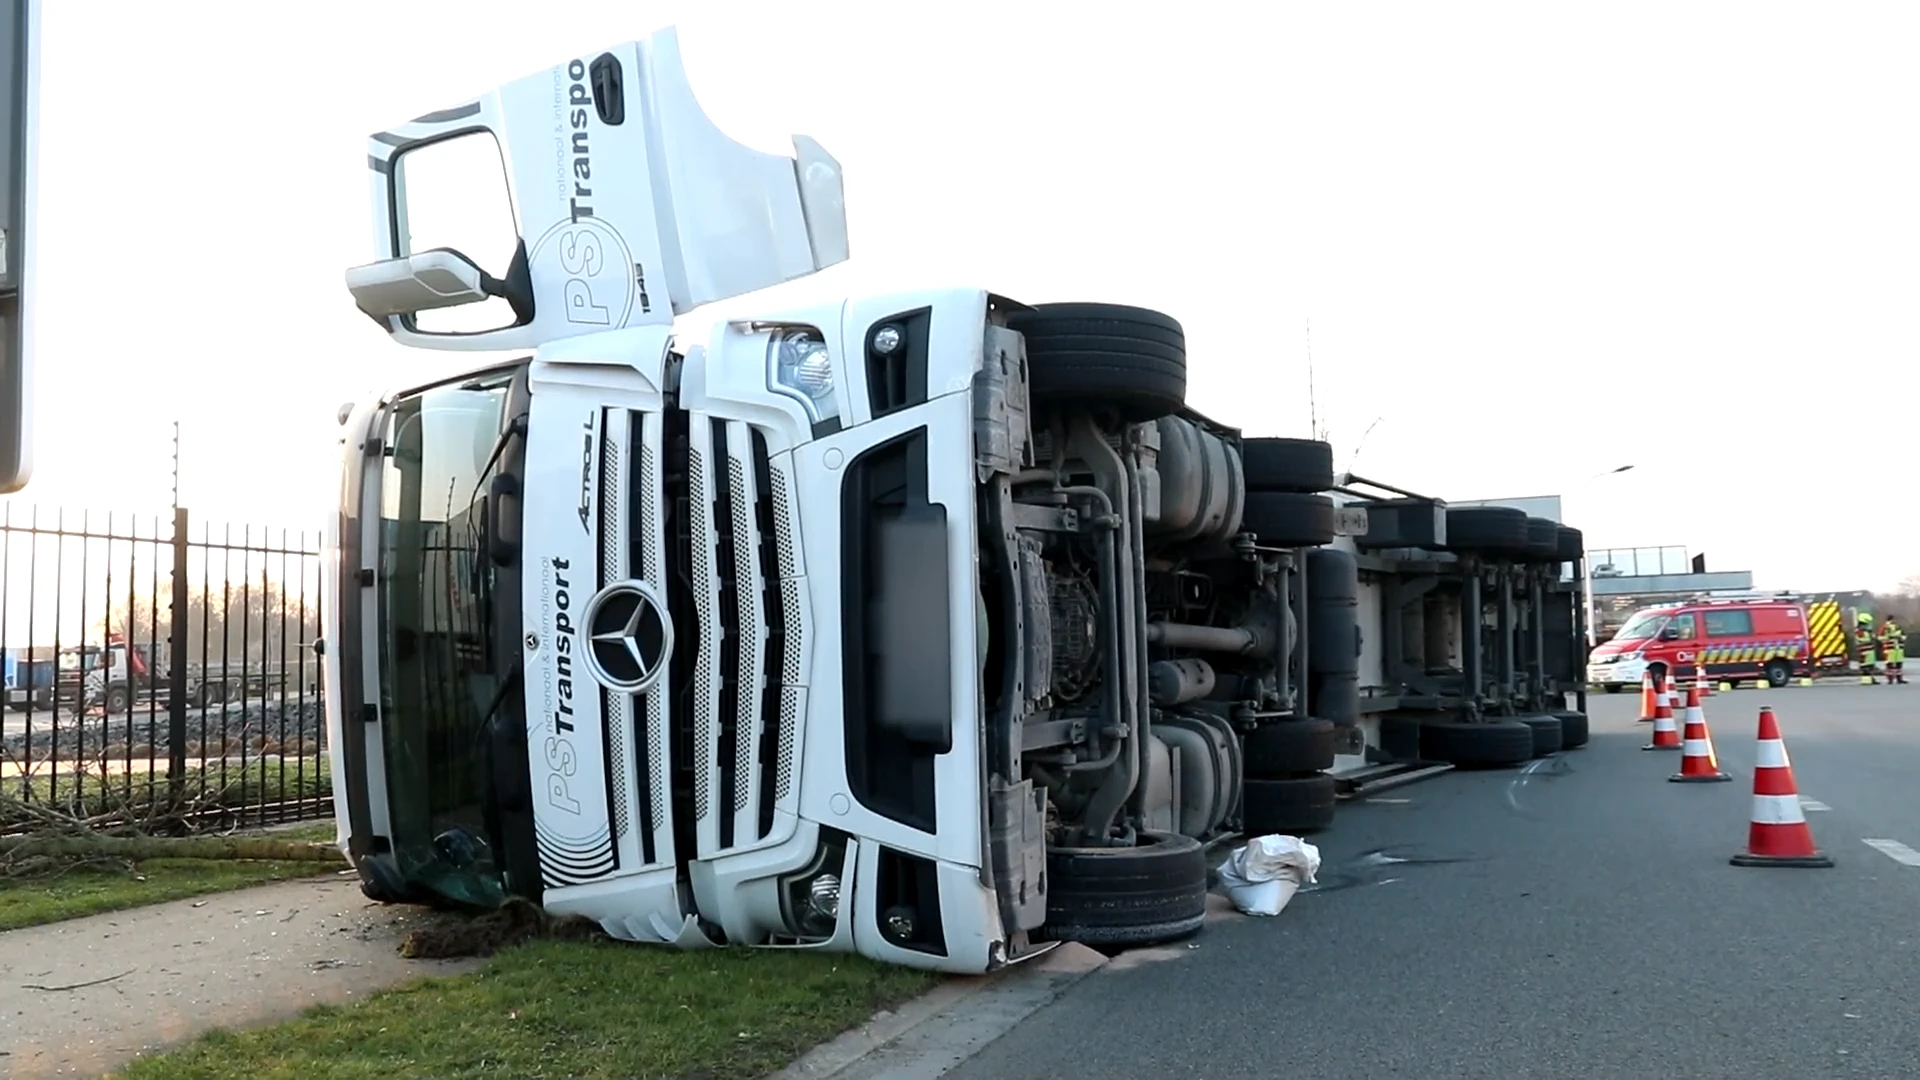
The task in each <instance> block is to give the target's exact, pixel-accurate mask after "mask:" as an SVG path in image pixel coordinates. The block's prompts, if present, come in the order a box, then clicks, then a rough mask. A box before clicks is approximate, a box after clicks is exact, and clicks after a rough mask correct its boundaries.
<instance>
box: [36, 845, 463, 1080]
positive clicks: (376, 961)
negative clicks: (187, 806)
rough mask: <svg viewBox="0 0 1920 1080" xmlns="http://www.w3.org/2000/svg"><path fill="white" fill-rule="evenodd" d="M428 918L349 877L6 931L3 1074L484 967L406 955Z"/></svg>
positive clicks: (99, 1060) (86, 1072)
mask: <svg viewBox="0 0 1920 1080" xmlns="http://www.w3.org/2000/svg"><path fill="white" fill-rule="evenodd" d="M423 915H424V912H422V911H421V910H420V909H417V908H409V907H398V906H393V907H389V906H383V905H377V904H372V903H369V902H368V901H367V900H366V899H365V898H364V897H362V896H361V895H360V890H359V887H358V885H357V883H356V882H355V881H354V880H353V878H352V877H350V876H340V877H331V878H309V879H306V880H302V881H288V882H280V883H278V884H274V885H265V886H262V887H260V888H256V889H243V890H240V891H238V892H230V893H216V894H214V895H211V896H203V897H199V898H196V899H192V900H177V901H174V902H172V903H167V904H157V905H154V906H152V907H145V908H134V909H131V910H128V911H120V912H114V913H111V914H107V915H94V916H90V917H88V918H84V919H75V920H73V921H71V922H63V923H55V924H53V925H51V926H36V927H28V928H26V929H23V930H12V931H8V932H6V933H0V1076H8V1077H15V1078H20V1080H26V1078H29V1077H33V1078H37V1077H50V1076H100V1075H101V1074H103V1073H105V1072H107V1071H109V1070H112V1069H116V1068H119V1067H121V1066H123V1065H125V1064H126V1063H127V1062H129V1061H131V1060H133V1059H134V1058H136V1057H138V1056H140V1055H141V1054H143V1053H150V1052H152V1051H154V1050H157V1049H160V1048H162V1047H166V1046H171V1045H174V1044H177V1043H180V1042H184V1041H186V1040H188V1039H191V1038H193V1037H194V1036H196V1035H199V1034H202V1033H203V1032H206V1031H209V1030H211V1029H213V1028H232V1027H243V1026H247V1025H253V1024H261V1023H266V1022H269V1021H273V1020H280V1019H285V1018H287V1017H291V1016H295V1015H298V1014H299V1013H300V1012H301V1011H302V1010H303V1009H306V1008H307V1007H308V1006H312V1005H318V1004H322V1003H328V1002H344V1001H351V1000H354V999H355V998H357V997H360V996H363V995H365V994H367V993H369V992H370V991H374V990H379V989H383V988H385V987H388V986H392V985H395V984H397V983H400V982H404V981H406V980H408V979H410V978H414V977H417V976H423V975H442V974H452V973H456V972H460V971H466V970H471V969H472V968H473V967H474V966H476V965H475V962H474V961H420V960H406V959H402V958H401V956H400V955H399V953H398V952H397V951H396V948H397V946H398V943H399V940H400V938H401V936H402V935H403V934H405V933H406V932H407V931H408V930H409V929H411V928H412V927H413V926H414V925H415V924H417V923H419V922H420V921H422V917H423Z"/></svg>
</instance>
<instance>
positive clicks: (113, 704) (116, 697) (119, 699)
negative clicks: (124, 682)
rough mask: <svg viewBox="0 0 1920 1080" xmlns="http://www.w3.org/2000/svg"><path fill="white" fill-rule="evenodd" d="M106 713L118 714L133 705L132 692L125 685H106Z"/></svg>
mask: <svg viewBox="0 0 1920 1080" xmlns="http://www.w3.org/2000/svg"><path fill="white" fill-rule="evenodd" d="M106 706H107V715H109V716H119V715H120V714H121V713H123V712H126V711H127V710H128V709H129V708H131V707H132V706H133V692H132V691H131V690H128V689H127V688H126V687H125V686H109V687H107V698H106Z"/></svg>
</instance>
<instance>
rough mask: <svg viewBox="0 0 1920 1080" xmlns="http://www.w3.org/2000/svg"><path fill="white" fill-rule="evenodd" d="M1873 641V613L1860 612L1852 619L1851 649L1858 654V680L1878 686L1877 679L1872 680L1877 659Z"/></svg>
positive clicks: (1878, 681)
mask: <svg viewBox="0 0 1920 1080" xmlns="http://www.w3.org/2000/svg"><path fill="white" fill-rule="evenodd" d="M1874 644H1875V643H1874V640H1873V613H1872V612H1868V611H1863V612H1861V613H1860V614H1859V615H1858V616H1856V617H1855V619H1854V626H1853V647H1854V648H1855V649H1856V650H1858V651H1859V653H1860V679H1861V681H1862V682H1866V683H1870V684H1873V685H1875V686H1878V685H1879V683H1880V680H1879V679H1876V678H1874V663H1875V661H1876V660H1877V659H1878V656H1877V650H1876V649H1875V648H1874Z"/></svg>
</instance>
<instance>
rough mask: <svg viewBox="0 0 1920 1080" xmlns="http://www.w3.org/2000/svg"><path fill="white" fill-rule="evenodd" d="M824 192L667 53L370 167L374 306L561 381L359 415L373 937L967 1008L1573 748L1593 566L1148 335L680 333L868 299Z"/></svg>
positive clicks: (1074, 307) (830, 165)
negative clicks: (1446, 791) (947, 992)
mask: <svg viewBox="0 0 1920 1080" xmlns="http://www.w3.org/2000/svg"><path fill="white" fill-rule="evenodd" d="M468 135H478V136H481V137H487V136H491V137H492V138H493V139H495V140H497V141H498V143H499V145H500V147H501V148H502V150H503V151H504V153H505V158H506V164H507V173H508V177H509V181H510V188H511V194H512V202H513V210H514V216H515V221H516V225H517V228H518V231H519V236H520V238H521V239H520V243H519V245H518V247H517V249H516V250H515V253H514V255H513V257H512V259H511V261H510V263H509V264H508V265H504V266H499V267H486V268H482V267H480V266H477V265H475V264H474V263H473V262H472V261H471V260H470V259H468V258H467V257H466V256H464V255H462V254H461V253H460V252H458V251H455V250H451V249H444V248H443V249H433V250H414V248H413V246H412V240H411V236H410V233H409V229H408V227H407V221H408V210H407V207H408V203H407V197H408V190H407V177H408V155H409V154H410V153H412V152H414V151H416V150H417V149H419V148H421V147H423V146H427V145H431V144H433V143H435V142H437V141H440V140H446V139H451V138H458V137H463V136H468ZM795 146H796V151H797V154H796V158H794V159H788V158H782V157H777V156H770V155H765V154H760V153H757V152H754V151H751V150H748V149H746V148H745V147H742V146H739V145H737V144H735V143H733V142H732V141H731V140H729V139H728V138H727V137H726V136H724V135H723V134H721V133H720V132H719V131H718V130H716V129H715V128H714V127H713V125H712V124H711V123H710V122H709V121H708V120H707V119H706V117H705V116H704V115H703V114H702V113H701V112H700V110H699V108H698V106H697V105H696V104H695V102H694V99H693V96H692V93H691V90H690V89H689V87H688V85H687V82H686V79H685V74H684V72H683V70H682V68H681V64H680V60H679V55H678V51H677V48H676V43H675V39H674V36H673V34H672V32H671V31H667V32H663V33H661V34H657V35H655V36H654V37H653V38H652V39H650V40H648V41H645V42H637V43H631V44H627V45H624V46H620V47H618V48H615V49H611V50H608V51H607V52H605V53H602V54H599V55H597V56H590V57H580V58H577V59H573V60H569V61H567V62H566V63H563V64H561V65H559V66H557V67H555V68H553V69H552V70H550V71H546V72H541V73H539V74H537V75H534V76H531V77H528V78H526V79H522V80H520V81H517V82H513V83H509V84H507V85H505V86H503V87H501V88H500V89H498V90H497V91H494V92H492V93H489V94H487V95H485V96H483V97H481V98H478V99H475V100H473V101H470V102H467V103H465V104H463V105H460V106H457V107H455V108H451V109H447V110H443V111H440V112H437V113H433V114H429V115H427V116H424V117H420V118H418V119H416V120H414V121H411V122H409V123H407V124H404V125H401V126H399V127H397V128H395V129H393V130H392V131H386V132H381V133H379V134H377V135H375V136H374V137H373V139H372V143H371V155H370V160H369V166H370V171H371V177H372V183H373V190H374V211H375V219H376V230H375V235H376V240H377V247H378V255H379V259H378V261H376V262H373V263H371V264H369V265H366V266H362V267H356V268H354V269H353V270H351V271H349V272H348V275H347V277H348V284H349V287H350V290H351V292H352V295H353V296H354V298H355V300H356V303H357V304H358V306H359V307H360V309H361V310H362V311H364V312H365V313H366V314H368V315H369V316H371V317H372V318H373V319H374V320H375V321H376V322H378V323H379V324H380V325H381V326H382V327H383V328H384V329H386V330H387V331H388V332H389V333H390V334H391V335H392V336H393V337H394V338H395V339H397V340H399V341H400V342H402V343H403V344H407V345H413V346H419V347H424V348H439V349H482V350H527V351H528V352H529V353H530V355H527V356H525V357H524V358H520V359H515V360H510V361H506V362H500V363H496V364H492V365H489V366H486V367H483V368H481V369H478V370H474V371H471V372H467V373H464V374H461V375H459V376H457V377H454V378H451V379H443V380H439V381H436V382H433V383H432V384H430V385H424V386H417V387H413V388H410V389H406V390H403V391H399V392H396V393H393V394H389V395H385V396H382V397H380V398H379V399H378V400H372V401H367V402H363V403H360V404H358V405H356V406H353V407H352V408H350V409H348V410H343V416H342V423H343V425H344V428H345V432H344V436H343V440H342V441H343V444H344V446H345V455H344V461H345V468H344V474H343V482H342V486H341V490H340V504H339V513H338V516H337V522H336V527H335V529H334V532H333V535H332V536H331V537H330V545H331V550H332V551H333V552H334V554H335V557H336V558H337V567H336V571H337V572H336V573H334V574H333V575H332V576H331V585H332V587H333V589H334V595H333V596H332V597H330V600H331V602H330V603H329V604H328V605H327V611H328V617H329V625H328V628H327V633H326V649H325V653H326V661H325V662H326V678H327V680H328V692H327V694H326V702H327V708H328V724H329V732H330V736H331V745H332V747H333V753H332V758H331V760H332V763H333V769H334V782H335V791H336V793H337V795H336V799H337V806H338V819H339V823H340V832H341V837H342V843H343V846H344V850H345V851H346V852H347V854H348V856H349V858H350V859H351V860H352V862H353V864H354V865H355V866H356V867H357V868H358V870H359V874H360V877H361V880H362V882H363V888H364V890H365V891H366V893H367V895H369V896H371V897H374V898H376V899H380V900H387V901H410V902H425V903H436V904H453V905H462V906H472V907H485V906H488V905H491V904H496V903H499V902H500V901H501V900H502V899H503V898H505V897H507V896H509V895H518V896H522V897H526V898H529V899H532V900H534V901H536V902H539V903H542V904H544V905H545V906H546V907H547V908H548V909H549V910H552V911H555V912H565V913H577V914H582V915H586V916H589V917H591V918H593V919H594V920H596V921H597V922H598V923H599V924H600V925H601V926H603V927H604V928H605V929H606V930H607V932H608V933H610V934H612V935H613V936H615V937H618V938H623V939H629V940H634V941H643V942H658V943H670V944H675V945H679V946H682V947H697V946H706V945H718V944H741V945H752V946H774V947H796V948H819V949H829V950H844V951H852V952H859V953H862V954H865V955H867V956H871V957H875V958H878V959H881V960H885V961H890V962H895V963H900V964H906V965H912V966H917V967H925V968H935V969H941V970H947V971H957V972H978V971H984V970H990V969H993V968H995V967H998V966H1001V965H1004V964H1007V963H1011V962H1014V961H1017V960H1020V959H1022V958H1024V957H1027V956H1031V955H1034V954H1035V953H1037V952H1039V951H1041V950H1043V949H1045V948H1047V947H1048V943H1050V942H1057V941H1061V940H1079V941H1084V942H1089V943H1093V944H1099V945H1114V944H1118V945H1124V944H1128V943H1149V942H1156V941H1164V940H1169V939H1173V938H1177V937H1180V936H1182V935H1186V934H1190V933H1193V932H1194V931H1196V930H1197V929H1199V927H1200V925H1201V922H1202V918H1203V912H1204V908H1205V893H1206V889H1207V863H1206V861H1205V858H1204V856H1203V850H1202V845H1203V844H1204V843H1206V842H1209V841H1212V840H1215V839H1218V838H1221V837H1224V836H1230V835H1232V834H1234V833H1265V832H1306V831H1311V830H1313V829H1317V828H1320V827H1323V826H1326V825H1327V824H1329V822H1330V821H1331V820H1332V816H1333V814H1334V808H1335V804H1336V798H1337V796H1338V794H1339V793H1340V792H1341V790H1342V789H1343V788H1346V789H1349V790H1351V789H1356V788H1363V787H1364V786H1365V785H1366V784H1369V783H1379V782H1390V781H1391V780H1393V779H1394V778H1396V776H1399V775H1418V774H1419V773H1421V772H1422V771H1424V770H1425V769H1427V768H1428V767H1430V764H1431V763H1432V762H1435V761H1438V762H1442V763H1446V762H1451V763H1457V764H1486V765H1499V764H1513V763H1518V762H1521V761H1524V760H1527V759H1529V758H1531V757H1533V756H1535V755H1536V754H1538V753H1547V752H1552V751H1554V750H1558V749H1560V748H1562V746H1563V745H1573V744H1577V743H1578V742H1582V741H1584V739H1585V722H1584V718H1583V717H1582V716H1581V715H1580V714H1579V713H1578V712H1571V713H1570V712H1565V711H1564V710H1565V709H1566V705H1567V702H1566V697H1565V695H1566V693H1567V692H1568V691H1570V690H1573V689H1574V681H1573V680H1574V679H1575V677H1576V675H1577V671H1578V666H1579V665H1578V650H1577V648H1576V642H1577V641H1578V638H1579V636H1580V628H1579V627H1578V626H1577V625H1576V622H1577V619H1578V612H1579V611H1580V610H1581V605H1580V604H1579V603H1578V602H1577V597H1576V596H1575V595H1574V593H1573V591H1572V590H1573V589H1574V588H1575V586H1574V585H1572V584H1571V582H1577V581H1578V576H1577V575H1571V576H1570V575H1568V574H1566V573H1564V572H1563V570H1564V568H1563V565H1562V564H1564V563H1567V562H1569V561H1575V560H1577V559H1578V558H1579V556H1580V551H1579V536H1578V533H1576V532H1574V531H1572V530H1567V529H1563V528H1560V527H1559V526H1557V525H1555V524H1554V523H1552V522H1544V521H1540V520H1538V519H1528V518H1527V517H1526V516H1525V515H1524V514H1520V513H1519V512H1517V511H1499V510H1487V509H1475V510H1462V511H1453V512H1449V511H1447V510H1446V508H1445V507H1444V506H1443V505H1442V504H1439V503H1437V502H1434V501H1433V500H1428V499H1422V498H1420V497H1418V496H1415V495H1411V494H1409V493H1403V492H1393V491H1388V490H1383V489H1379V488H1377V487H1370V486H1369V482H1366V481H1363V480H1358V479H1348V480H1347V481H1346V482H1345V483H1344V484H1337V478H1336V477H1335V476H1334V475H1333V470H1332V462H1331V455H1330V452H1329V450H1328V448H1327V446H1326V445H1325V444H1323V443H1317V442H1309V441H1298V440H1287V439H1243V438H1242V436H1241V435H1240V433H1239V432H1238V431H1236V430H1235V429H1233V428H1232V427H1229V426H1226V425H1224V424H1221V423H1217V422H1215V421H1213V420H1210V419H1208V418H1206V417H1203V416H1201V415H1199V414H1197V413H1195V412H1193V411H1192V410H1190V409H1189V408H1188V407H1187V406H1186V402H1185V389H1186V364H1187V357H1186V352H1185V346H1184V341H1183V336H1182V332H1181V327H1180V324H1179V323H1178V322H1176V321H1175V320H1174V319H1172V318H1170V317H1168V316H1166V315H1162V314H1159V313H1156V312H1152V311H1147V310H1142V309H1139V308H1134V307H1124V306H1117V305H1109V304H1091V303H1066V304H1044V305H1033V306H1028V305H1022V304H1018V303H1015V302H1013V301H1011V300H1008V299H1005V298H1002V297H999V296H996V295H994V294H991V293H989V292H986V291H984V290H980V289H971V288H968V289H951V290H943V291H931V292H921V293H911V294H896V295H885V296H859V297H853V298H849V299H845V300H836V301H834V302H831V303H824V304H818V305H813V306H809V307H805V308H802V309H800V310H781V311H765V312H756V313H755V314H754V315H753V317H732V318H728V319H725V320H722V321H720V322H718V323H717V324H716V325H715V326H714V327H713V328H712V330H711V332H710V333H709V334H707V335H706V336H705V337H704V338H702V339H701V340H686V339H684V338H680V337H676V336H675V335H674V333H673V330H672V322H673V317H674V315H675V314H680V313H685V312H687V311H689V310H691V309H693V308H694V307H696V306H699V305H702V304H705V303H708V302H711V301H716V300H721V299H725V298H728V297H734V296H739V295H742V294H745V293H748V292H752V291H754V290H757V289H760V288H762V287H765V286H769V285H773V284H775V283H778V282H781V281H785V280H789V279H792V278H795V277H799V276H803V275H806V274H809V273H812V272H813V271H815V270H816V269H818V268H820V267H823V266H826V265H828V264H831V263H835V262H838V261H841V260H843V259H844V258H846V255H847V241H846V232H845V218H844V211H843V208H842V206H841V183H840V173H839V167H838V165H837V164H836V163H835V161H834V160H833V158H831V157H830V156H829V155H828V154H827V153H826V152H825V151H824V150H823V149H821V148H820V147H819V146H818V145H816V144H814V143H812V142H811V141H809V140H806V139H804V138H800V137H796V138H795ZM488 298H495V299H500V300H504V301H506V304H505V307H506V308H507V314H506V315H505V316H504V317H503V318H504V321H503V323H502V324H501V325H500V326H498V327H495V328H492V329H488V330H484V331H478V332H467V333H458V334H454V333H433V332H429V331H428V330H426V329H424V328H423V326H422V324H421V321H420V320H419V315H420V314H421V313H422V312H426V311H431V310H435V309H439V308H443V307H447V306H451V305H460V304H469V303H475V302H479V301H483V300H486V299H488ZM1336 487H1339V488H1340V490H1335V489H1336ZM1368 490H1372V491H1374V493H1375V496H1374V497H1367V496H1366V495H1365V494H1364V493H1365V492H1366V491H1368ZM1556 715H1557V716H1558V718H1556ZM1336 769H1338V770H1340V774H1339V775H1335V773H1334V772H1333V771H1332V770H1336Z"/></svg>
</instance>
